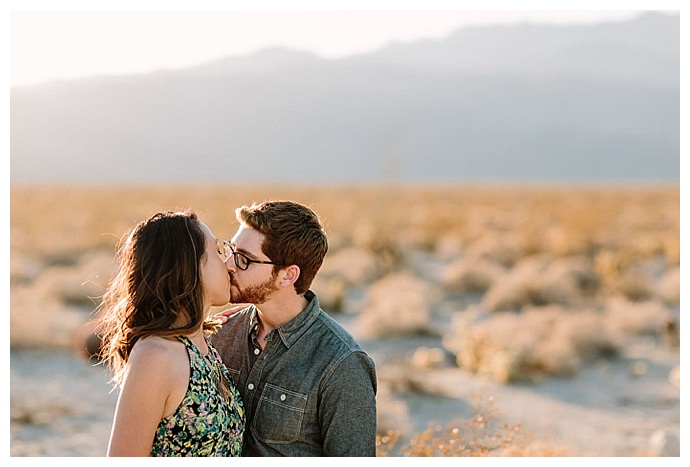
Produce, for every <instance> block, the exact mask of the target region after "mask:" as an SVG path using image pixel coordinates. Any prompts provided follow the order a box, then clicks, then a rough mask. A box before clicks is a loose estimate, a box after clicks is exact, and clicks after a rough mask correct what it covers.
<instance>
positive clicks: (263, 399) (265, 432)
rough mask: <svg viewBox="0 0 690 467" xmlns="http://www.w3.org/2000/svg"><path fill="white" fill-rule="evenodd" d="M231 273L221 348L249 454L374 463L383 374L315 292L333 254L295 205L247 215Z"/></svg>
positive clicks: (242, 211) (261, 207)
mask: <svg viewBox="0 0 690 467" xmlns="http://www.w3.org/2000/svg"><path fill="white" fill-rule="evenodd" d="M235 213H236V217H237V220H238V222H239V223H240V226H239V229H238V230H237V233H235V236H234V237H233V238H232V241H231V242H230V243H229V244H228V243H227V242H226V244H225V245H226V250H227V251H226V255H227V257H226V262H225V263H226V267H227V269H228V274H229V275H230V282H231V298H232V301H233V302H234V303H250V304H251V305H250V306H248V307H247V308H245V309H243V310H242V311H240V312H238V313H236V314H234V315H232V316H229V317H228V321H227V323H225V324H224V325H223V326H222V328H221V329H220V330H219V332H218V333H217V334H215V335H214V337H213V343H214V345H215V346H216V348H217V349H218V351H219V353H220V355H221V357H222V359H223V362H224V363H225V365H226V366H227V367H228V369H229V370H230V373H231V374H232V375H233V379H234V380H235V385H236V386H237V388H238V389H239V391H240V393H241V395H242V400H243V402H244V407H245V411H246V415H247V425H246V431H245V441H244V447H243V455H247V456H274V455H276V456H277V455H283V456H360V457H361V456H375V455H376V387H377V383H376V370H375V367H374V362H373V360H372V359H371V358H370V357H369V356H368V355H367V354H366V353H365V352H364V351H363V350H362V349H361V347H360V346H359V345H358V344H357V342H356V341H355V340H354V338H353V337H352V336H351V335H350V334H349V333H348V332H347V331H345V329H343V328H342V327H341V326H340V325H339V324H338V323H337V322H336V321H335V320H333V319H332V318H331V317H329V316H328V315H327V314H326V313H325V312H324V311H323V310H321V308H320V307H319V301H318V299H317V297H316V295H315V294H314V293H313V292H312V291H311V290H309V287H310V286H311V283H312V280H313V279H314V276H315V275H316V273H317V271H318V270H319V268H320V267H321V264H322V262H323V258H324V256H325V255H326V252H327V251H328V242H327V239H326V234H325V232H324V230H323V227H322V226H321V223H320V221H319V218H318V217H317V215H316V214H315V213H314V212H313V211H312V210H311V209H309V208H307V207H306V206H303V205H301V204H298V203H294V202H291V201H270V202H265V203H261V204H254V205H252V206H242V207H240V208H238V209H237V210H236V211H235Z"/></svg>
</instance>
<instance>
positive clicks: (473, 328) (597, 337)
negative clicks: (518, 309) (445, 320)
mask: <svg viewBox="0 0 690 467" xmlns="http://www.w3.org/2000/svg"><path fill="white" fill-rule="evenodd" d="M443 343H444V345H445V347H446V348H447V349H448V350H449V351H451V352H452V353H453V354H454V355H455V357H456V361H457V363H458V365H459V366H461V367H463V368H465V369H467V370H469V371H472V372H475V373H478V374H483V375H487V376H489V377H491V378H492V379H494V380H496V381H499V382H511V381H520V380H530V381H538V380H539V379H540V378H541V377H543V376H544V375H552V376H570V375H572V374H574V373H575V372H577V371H578V370H579V368H580V367H581V366H582V364H583V363H584V362H585V361H589V360H592V359H595V358H597V357H599V356H609V355H615V354H616V353H617V352H618V351H619V347H620V337H619V336H618V334H617V333H616V331H615V330H614V329H612V328H611V327H610V326H608V324H607V320H606V315H605V314H604V313H600V312H596V311H589V310H581V311H569V310H565V309H563V308H561V307H558V306H549V307H531V308H527V309H526V310H525V311H523V312H522V313H510V312H506V313H500V314H493V315H490V316H489V317H487V318H484V319H479V320H478V319H475V318H474V317H473V316H471V315H466V314H463V315H458V316H456V317H455V318H454V320H453V323H452V326H451V331H450V332H449V333H447V334H446V335H445V336H444V338H443Z"/></svg>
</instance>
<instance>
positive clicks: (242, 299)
mask: <svg viewBox="0 0 690 467" xmlns="http://www.w3.org/2000/svg"><path fill="white" fill-rule="evenodd" d="M230 282H231V287H230V302H231V303H253V304H260V303H265V302H266V301H267V300H268V299H269V297H270V296H271V294H272V293H273V292H275V291H276V290H278V286H277V285H276V284H275V276H273V275H271V277H270V278H269V279H268V280H266V281H265V282H263V283H261V284H259V285H250V286H248V287H246V288H245V289H244V290H243V289H241V288H240V287H239V285H237V283H236V282H235V278H234V277H230Z"/></svg>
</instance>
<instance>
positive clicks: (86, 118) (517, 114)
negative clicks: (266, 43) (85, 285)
mask: <svg viewBox="0 0 690 467" xmlns="http://www.w3.org/2000/svg"><path fill="white" fill-rule="evenodd" d="M679 79H680V22H679V17H678V16H668V15H658V14H646V15H643V16H641V17H639V18H638V19H637V20H634V21H630V22H625V23H606V24H600V25H593V26H569V27H554V26H542V25H530V24H524V25H518V26H501V27H481V28H479V27H477V28H465V29H461V30H459V31H458V32H457V33H455V34H452V35H450V36H448V37H447V38H446V39H444V40H438V41H419V42H413V43H408V44H394V45H391V46H388V47H384V48H383V49H381V50H379V51H376V52H374V53H371V54H365V55H358V56H353V57H350V58H345V59H341V60H325V59H321V58H319V57H316V56H314V55H311V54H308V53H304V52H294V51H289V50H284V49H269V50H265V51H261V52H258V53H257V54H254V55H252V56H249V57H245V58H237V57H231V58H227V59H222V60H218V61H215V62H212V63H208V64H205V65H201V66H198V67H193V68H189V69H185V70H162V71H158V72H155V73H151V74H146V75H132V76H119V77H102V78H92V79H85V80H74V81H65V82H56V83H48V84H44V85H37V86H29V87H22V88H15V89H11V96H10V99H11V109H10V110H11V128H10V129H11V174H10V176H11V181H13V182H23V181H45V180H54V181H90V182H93V181H96V180H103V181H129V180H132V181H134V180H136V181H145V180H155V181H174V180H183V181H195V180H196V181H202V180H244V181H313V182H329V181H332V182H347V181H376V180H378V179H380V178H381V177H382V176H386V177H393V178H395V179H398V180H419V181H454V180H458V181H459V180H480V181H481V180H525V181H529V180H543V181H551V180H678V179H679V173H680V170H679V167H680V160H679V159H680V158H679V154H680V133H679V131H680V128H679V127H680V103H679V102H680V101H679V97H680V85H679Z"/></svg>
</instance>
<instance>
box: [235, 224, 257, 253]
mask: <svg viewBox="0 0 690 467" xmlns="http://www.w3.org/2000/svg"><path fill="white" fill-rule="evenodd" d="M263 241H264V235H263V234H262V233H261V232H259V231H258V230H254V229H252V228H251V227H249V226H246V225H244V224H242V225H240V228H239V229H237V232H235V235H234V236H233V237H232V242H233V243H234V244H235V247H237V248H241V249H243V250H247V251H254V250H256V249H260V248H261V244H262V243H263Z"/></svg>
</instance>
